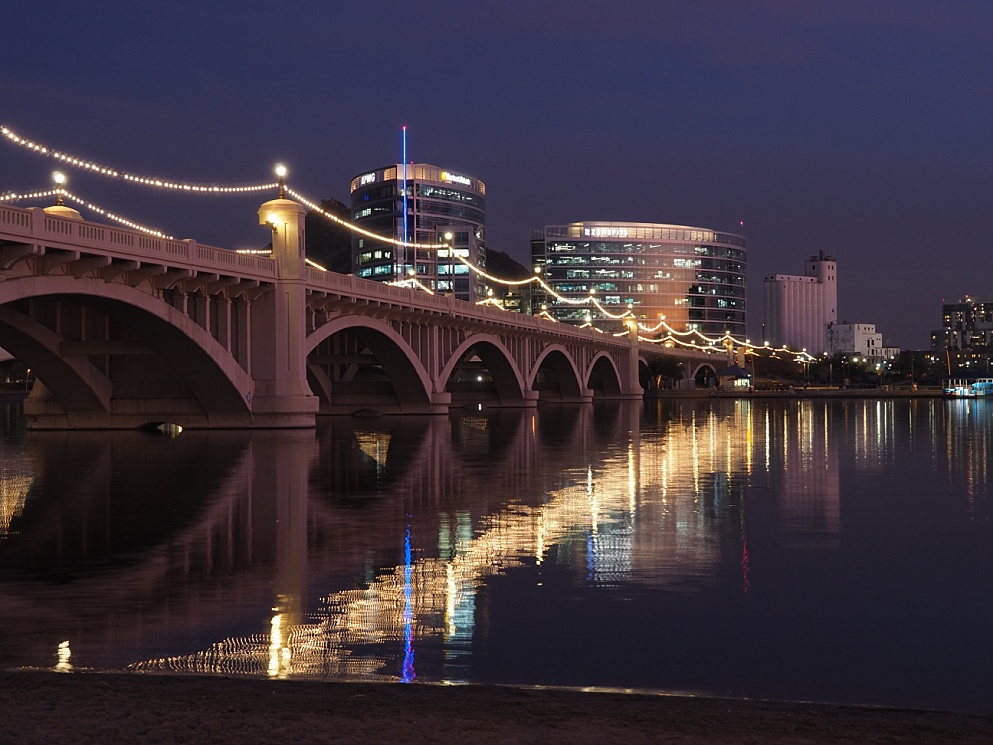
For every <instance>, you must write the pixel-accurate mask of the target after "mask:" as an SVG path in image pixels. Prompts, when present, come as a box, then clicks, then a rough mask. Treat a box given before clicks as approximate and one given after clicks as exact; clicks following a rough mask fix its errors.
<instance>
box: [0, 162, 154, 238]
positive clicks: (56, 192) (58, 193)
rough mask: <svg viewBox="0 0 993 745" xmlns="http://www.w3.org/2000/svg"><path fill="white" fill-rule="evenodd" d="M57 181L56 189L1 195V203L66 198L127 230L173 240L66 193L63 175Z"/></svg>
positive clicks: (152, 229) (57, 177) (59, 175)
mask: <svg viewBox="0 0 993 745" xmlns="http://www.w3.org/2000/svg"><path fill="white" fill-rule="evenodd" d="M56 181H57V182H58V184H59V186H57V187H56V188H54V189H45V190H41V191H32V192H25V193H16V192H8V193H6V194H0V202H5V203H10V202H19V201H24V200H26V201H32V200H36V199H45V198H47V197H58V198H59V199H61V198H63V197H64V198H66V199H68V200H69V201H71V202H75V203H76V204H79V205H82V206H84V207H86V208H87V209H88V210H90V211H92V212H96V213H97V214H98V215H100V216H101V217H106V218H107V219H108V220H113V221H114V222H116V223H118V224H120V225H123V226H124V227H126V228H131V229H132V230H137V231H139V232H141V233H147V234H148V235H152V236H155V237H156V238H165V239H167V240H172V239H173V237H172V236H171V235H166V234H165V233H163V232H162V231H161V230H156V229H155V228H149V227H146V226H144V225H141V224H140V223H137V222H135V221H134V220H129V219H127V218H126V217H122V216H120V215H118V214H116V213H114V212H111V211H109V210H105V209H103V208H102V207H100V206H98V205H96V204H94V203H93V202H90V201H87V200H86V199H84V198H82V197H79V196H76V195H75V194H73V193H72V192H70V191H66V189H65V187H64V186H63V185H62V184H64V183H65V178H64V177H62V174H56Z"/></svg>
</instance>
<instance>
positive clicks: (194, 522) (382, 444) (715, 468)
mask: <svg viewBox="0 0 993 745" xmlns="http://www.w3.org/2000/svg"><path fill="white" fill-rule="evenodd" d="M648 406H649V416H648V417H647V418H646V417H645V414H644V412H643V409H644V407H643V405H642V404H641V403H640V402H639V403H632V402H618V403H614V404H604V405H598V406H596V407H548V408H542V409H540V410H538V411H534V410H529V411H506V410H504V411H498V412H494V413H484V412H469V411H466V412H462V413H460V414H458V415H453V416H452V417H450V418H439V417H423V418H421V417H407V418H400V417H398V418H388V417H380V418H374V419H367V420H361V419H347V420H346V419H334V420H331V422H330V423H329V424H327V425H326V426H325V427H324V428H322V429H320V430H318V431H317V432H316V433H315V432H314V431H311V430H289V431H287V430H281V431H251V432H247V431H242V432H219V431H198V432H184V433H183V434H181V435H180V436H178V437H175V438H166V437H160V436H152V435H147V434H144V433H137V432H109V433H107V432H100V433H85V432H32V433H30V434H28V435H27V436H25V437H24V438H23V440H18V438H17V437H13V438H8V439H7V440H6V441H4V442H3V444H2V448H3V453H2V455H3V459H2V462H3V463H4V468H5V473H4V480H3V484H4V486H3V491H2V492H0V567H2V568H0V607H2V608H3V611H2V615H3V620H4V628H5V634H4V635H3V636H2V637H0V660H3V664H4V665H5V666H16V665H33V666H49V667H52V666H56V665H60V666H61V667H62V669H69V668H71V667H73V666H76V667H95V668H116V669H120V668H128V669H132V670H139V671H154V670H170V671H183V672H196V673H211V674H239V675H254V676H269V677H280V678H285V677H317V678H353V679H354V678H362V679H383V680H412V679H414V678H417V679H422V680H444V681H461V680H469V679H471V678H472V674H471V671H470V663H471V662H472V659H473V649H474V647H473V644H474V643H475V642H478V640H479V639H485V638H486V637H487V636H488V635H490V634H491V632H493V631H494V629H493V628H491V622H492V619H491V618H490V608H489V604H488V600H487V598H486V593H482V594H481V590H482V588H484V587H486V585H487V584H489V583H491V582H493V581H494V580H498V579H499V578H501V577H508V578H509V577H511V576H513V575H514V574H515V572H518V571H520V572H528V573H529V575H528V576H529V577H530V576H532V575H533V574H534V573H535V572H537V573H538V574H537V576H538V577H539V579H540V576H541V574H540V572H541V571H545V570H546V568H547V570H548V571H553V570H554V571H556V572H558V571H563V570H564V571H566V572H568V573H569V574H570V576H571V577H572V578H573V579H572V581H573V582H574V583H576V584H577V585H582V586H584V587H594V588H602V589H603V590H604V591H605V592H613V591H616V590H617V588H628V587H631V586H640V587H642V588H646V589H652V590H659V591H664V592H665V593H675V594H679V595H685V594H693V593H700V592H702V591H706V590H707V589H708V588H710V589H713V588H720V589H721V591H722V592H724V593H728V592H730V593H731V594H732V595H735V594H736V595H737V596H739V597H745V596H746V595H747V594H748V593H749V591H750V590H751V589H752V585H753V583H754V581H755V577H756V574H755V572H756V571H757V570H756V561H755V557H756V556H758V557H760V558H759V564H760V569H759V571H769V572H772V571H774V570H773V568H772V564H771V558H770V557H771V556H773V554H774V553H775V552H778V551H788V552H792V554H793V555H802V554H804V553H810V554H813V553H819V554H823V553H824V552H827V553H829V554H830V553H833V552H836V551H838V550H839V545H840V536H841V535H842V531H841V526H842V519H841V518H842V510H841V505H842V496H841V494H842V481H843V477H842V475H841V474H842V472H843V470H844V468H843V466H842V463H843V462H845V461H846V459H850V457H854V462H853V463H852V465H851V467H852V468H854V469H855V470H856V472H860V473H872V472H873V471H874V469H878V468H880V467H882V466H881V464H882V463H884V461H885V460H886V459H887V458H888V457H890V455H891V454H892V452H894V451H895V449H898V448H901V447H908V446H910V447H914V448H917V447H919V446H924V451H926V452H929V453H930V454H931V458H932V463H931V464H930V465H931V466H932V467H934V468H936V469H937V470H943V471H946V472H947V479H948V480H949V481H951V482H956V483H959V482H962V483H967V484H972V485H973V486H972V492H971V493H970V494H967V495H966V496H963V500H966V501H965V502H964V504H963V509H967V510H976V509H979V510H980V511H982V510H986V511H988V503H987V502H986V499H985V488H986V487H985V482H986V475H987V474H986V473H985V468H986V466H985V464H986V463H987V462H988V458H987V457H986V455H987V454H988V450H987V448H988V444H989V442H990V437H989V426H988V425H987V426H986V428H985V429H983V430H982V431H981V432H979V433H978V435H979V436H978V437H977V431H976V430H975V429H972V430H968V429H964V428H962V427H960V426H959V425H957V424H955V423H954V420H953V419H952V418H951V417H950V416H949V414H948V412H947V411H945V410H944V409H942V407H943V406H944V402H940V401H927V402H924V401H922V402H920V403H916V402H898V403H894V402H869V401H850V402H834V403H827V402H817V401H812V400H806V401H795V402H775V403H755V402H750V401H738V402H720V403H711V402H709V401H686V402H683V403H671V402H670V403H658V404H649V405H648ZM652 407H657V410H654V411H653V410H652ZM894 407H899V411H896V410H895V409H894ZM644 422H650V426H647V427H645V426H643V423H644ZM924 427H926V428H927V429H928V431H929V432H930V433H931V434H930V437H932V438H939V437H940V438H941V439H942V441H943V442H944V443H945V444H944V445H943V450H942V449H936V448H933V447H930V445H929V444H928V443H924V442H918V443H917V444H914V443H913V442H912V441H913V439H914V438H919V435H918V434H916V433H917V432H919V431H920V430H921V429H922V428H924ZM958 451H961V456H962V457H959V455H957V452H958ZM970 453H971V455H970ZM850 462H851V461H850ZM980 482H982V489H979V487H977V486H976V485H977V484H979V483H980ZM980 491H981V492H982V493H979V492H980ZM756 495H759V496H756ZM977 500H978V502H977ZM977 504H978V507H977ZM984 514H985V513H984ZM756 526H757V527H756ZM776 555H777V556H778V555H779V554H776ZM763 556H764V557H765V563H762V558H761V557H763ZM760 576H761V575H760ZM728 623H733V620H732V619H728ZM65 640H68V641H69V645H68V650H71V655H70V652H68V651H66V650H63V651H62V652H61V657H60V656H59V654H60V653H59V651H58V650H59V644H60V643H62V642H64V641H65ZM530 682H543V681H530Z"/></svg>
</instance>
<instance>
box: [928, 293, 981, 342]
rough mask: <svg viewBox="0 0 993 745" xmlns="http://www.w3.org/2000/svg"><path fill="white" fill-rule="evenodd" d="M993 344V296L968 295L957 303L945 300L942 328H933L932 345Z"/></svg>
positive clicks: (942, 307) (942, 311) (942, 312)
mask: <svg viewBox="0 0 993 745" xmlns="http://www.w3.org/2000/svg"><path fill="white" fill-rule="evenodd" d="M991 345H993V300H991V299H989V298H985V297H983V298H972V297H969V296H968V295H966V296H965V297H964V298H963V299H961V300H958V301H956V302H954V303H942V305H941V328H940V329H937V330H936V331H932V332H931V348H932V349H933V350H934V351H935V352H944V350H946V349H974V348H976V347H989V346H991Z"/></svg>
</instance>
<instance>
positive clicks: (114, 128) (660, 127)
mask: <svg viewBox="0 0 993 745" xmlns="http://www.w3.org/2000/svg"><path fill="white" fill-rule="evenodd" d="M10 5H11V6H12V7H5V8H4V11H3V16H4V27H5V33H4V42H3V45H2V52H0V60H2V66H0V101H2V105H0V123H3V124H5V125H6V126H8V127H10V128H11V129H13V130H14V131H16V132H18V133H19V134H21V135H23V136H26V137H30V138H32V139H35V140H37V141H39V142H42V143H44V144H46V145H49V146H52V147H55V148H58V149H61V150H64V151H66V152H69V153H73V154H77V155H80V156H83V157H86V158H88V159H91V160H94V161H97V162H100V163H102V164H106V165H110V166H114V167H116V168H119V169H122V170H125V171H129V172H133V173H140V174H147V175H155V176H160V177H164V178H170V179H174V180H177V181H184V182H196V183H203V182H209V183H245V182H251V183H258V182H264V181H268V180H269V179H270V178H271V174H272V168H273V165H274V164H275V163H276V162H283V163H285V164H286V165H287V166H288V168H289V169H290V175H289V178H288V181H289V183H290V184H291V185H292V186H293V187H294V188H296V189H297V190H298V191H300V192H302V193H303V194H305V195H306V196H308V197H310V198H312V199H315V200H319V199H321V198H327V197H334V198H337V199H340V200H342V201H347V198H348V183H349V180H350V179H351V178H352V177H353V176H355V175H357V174H359V173H360V172H362V171H364V170H366V169H370V168H373V167H375V166H380V165H384V164H387V163H394V162H397V161H398V160H400V130H401V127H402V126H403V125H407V127H408V157H409V159H410V160H413V161H418V162H427V163H433V164H435V165H439V166H442V167H445V168H450V169H452V170H460V171H463V172H465V173H469V174H472V175H474V176H477V177H478V178H481V179H483V181H485V182H486V185H487V196H488V199H487V227H488V239H489V245H490V246H492V247H494V248H498V249H500V250H503V251H506V252H508V253H510V254H511V255H513V256H515V257H516V258H518V259H519V260H522V261H526V258H527V250H528V236H529V229H530V228H531V227H541V226H543V225H546V224H560V223H565V222H572V221H577V220H620V221H639V222H662V223H676V224H684V225H694V226H703V227H710V228H716V229H723V230H737V229H738V225H739V221H741V220H743V221H744V222H745V233H746V236H747V237H748V243H749V245H748V251H749V256H748V263H749V265H748V276H749V296H748V317H749V330H750V334H751V335H752V336H755V337H758V336H759V334H760V329H761V323H762V316H763V297H762V284H763V283H762V280H763V278H764V276H765V275H767V274H772V273H777V272H778V273H789V274H796V273H799V272H801V271H802V268H803V261H804V259H805V258H806V257H807V256H808V255H811V254H814V253H816V252H817V251H818V250H819V249H823V250H824V251H825V252H826V253H829V254H832V255H834V256H835V258H836V259H837V260H838V279H839V288H840V289H839V296H840V297H839V319H841V320H849V321H852V322H860V323H875V324H876V326H877V330H879V331H881V332H882V333H883V336H884V339H885V341H886V343H888V344H894V345H899V346H902V347H913V348H923V347H926V346H927V345H928V343H929V331H930V330H931V329H932V328H935V327H938V326H940V311H941V302H942V300H943V299H946V300H952V299H956V298H959V297H962V296H963V295H965V294H971V295H983V294H986V293H989V294H990V295H991V296H993V250H991V248H993V246H991V241H990V240H989V238H988V237H987V234H986V233H987V231H988V230H989V227H990V224H991V223H993V137H991V133H993V82H991V81H993V53H991V51H990V50H991V49H993V3H991V2H989V1H988V0H942V2H934V0H892V1H885V0H879V1H875V2H874V1H873V0H861V1H860V2H857V1H849V0H723V1H721V0H693V1H692V2H691V1H690V0H678V1H673V0H650V1H649V0H644V1H634V0H612V1H611V2H610V3H606V2H597V3H592V2H587V1H586V0H568V1H567V0H551V1H548V2H542V1H541V0H527V1H525V0H504V1H503V2H496V3H482V2H473V1H472V0H462V2H403V3H400V2H395V1H394V0H382V1H380V2H374V3H372V2H370V3H337V2H335V3H332V2H326V1H325V2H319V1H316V0H312V1H305V0H237V1H235V0H220V1H216V2H215V1H211V0H200V1H198V2H192V1H188V0H164V1H157V0H148V1H147V2H141V3H136V2H131V1H129V2H121V1H119V0H109V1H106V2H100V3H79V2H72V3H69V2H63V1H62V0H49V1H48V2H44V3H11V4H10ZM55 167H56V166H55V164H54V163H53V162H52V161H50V160H47V159H45V158H43V157H40V156H37V155H32V154H30V153H28V152H27V151H25V150H23V149H21V148H17V147H15V146H13V145H10V144H0V191H6V190H11V189H12V190H30V189H34V188H41V187H46V186H48V185H49V184H50V182H51V181H50V174H51V171H52V170H54V168H55ZM63 170H64V171H65V172H66V173H67V175H68V177H69V179H70V181H69V184H68V186H69V188H70V189H71V190H72V191H74V192H76V193H78V194H79V195H80V196H83V197H86V198H88V199H90V200H91V201H93V202H95V203H97V204H99V205H101V206H103V207H105V208H107V209H111V210H115V211H117V212H119V213H121V214H123V215H125V216H127V217H129V218H131V219H133V220H135V221H137V222H141V223H144V224H149V225H152V226H155V227H158V228H160V229H162V230H163V231H165V232H167V233H170V234H172V235H175V236H176V237H192V238H196V239H198V240H199V241H201V242H203V243H209V244H212V245H219V246H227V247H233V248H237V247H243V246H258V245H262V244H264V243H265V242H266V240H267V236H266V231H265V229H264V228H261V227H259V226H258V225H257V224H256V223H257V218H256V215H255V212H256V210H257V209H258V205H259V203H260V202H261V201H264V199H265V198H266V197H261V198H260V197H258V196H247V197H214V198H205V197H199V198H196V197H190V196H179V195H171V194H166V193H164V192H160V191H150V190H145V189H140V188H138V187H134V186H128V185H125V184H122V183H120V182H114V181H107V180H103V179H100V178H99V177H96V176H92V175H87V174H85V173H84V172H82V171H75V170H72V169H69V168H64V169H63ZM21 204H22V205H24V206H28V205H27V203H21ZM84 216H89V217H94V216H93V215H88V214H87V213H86V212H85V210H84Z"/></svg>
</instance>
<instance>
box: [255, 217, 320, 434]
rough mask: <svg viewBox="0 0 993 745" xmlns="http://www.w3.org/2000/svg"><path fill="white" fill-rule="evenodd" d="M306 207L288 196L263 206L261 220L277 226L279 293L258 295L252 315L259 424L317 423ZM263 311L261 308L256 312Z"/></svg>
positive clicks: (274, 230) (274, 237)
mask: <svg viewBox="0 0 993 745" xmlns="http://www.w3.org/2000/svg"><path fill="white" fill-rule="evenodd" d="M306 214H307V211H306V210H305V209H304V208H303V206H302V205H299V204H297V203H296V202H293V201H291V200H289V199H283V198H282V197H280V198H279V199H273V200H271V201H268V202H266V203H264V204H263V205H262V206H261V207H260V208H259V224H260V225H268V226H269V227H270V228H271V229H272V257H273V258H274V259H275V260H276V268H277V272H278V278H277V279H276V287H275V292H269V293H265V294H264V295H262V296H260V297H259V298H258V299H257V300H255V303H254V305H255V307H254V308H253V313H252V318H253V320H254V323H253V325H252V332H251V333H252V356H251V359H252V377H253V378H254V381H255V384H254V390H253V391H252V392H251V393H250V394H249V401H248V403H249V404H250V406H251V411H252V420H253V424H254V426H257V427H314V426H316V418H315V417H316V414H317V409H318V403H319V402H318V399H317V397H316V396H315V395H314V394H313V393H312V392H311V390H310V386H309V385H307V359H306V358H307V352H306V323H305V322H304V319H305V318H306V316H307V287H306V278H307V265H306V253H305V245H306V243H305V240H304V219H305V218H306ZM255 311H261V312H255Z"/></svg>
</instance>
